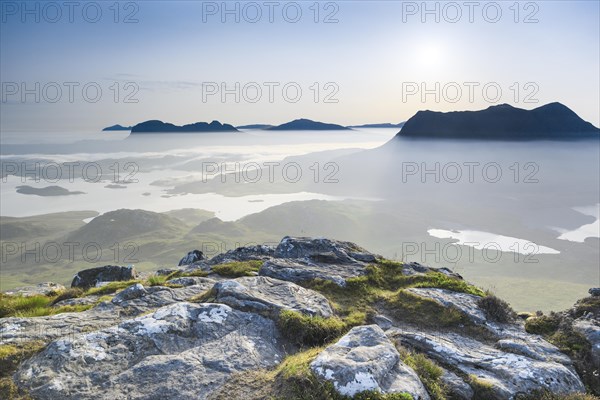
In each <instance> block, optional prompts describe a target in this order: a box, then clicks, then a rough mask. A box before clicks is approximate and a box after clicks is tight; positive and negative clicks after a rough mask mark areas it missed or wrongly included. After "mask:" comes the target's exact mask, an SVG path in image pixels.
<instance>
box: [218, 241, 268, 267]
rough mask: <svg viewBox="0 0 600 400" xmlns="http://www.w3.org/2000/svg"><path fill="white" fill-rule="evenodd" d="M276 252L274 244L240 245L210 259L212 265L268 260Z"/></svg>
mask: <svg viewBox="0 0 600 400" xmlns="http://www.w3.org/2000/svg"><path fill="white" fill-rule="evenodd" d="M274 254H275V248H274V247H273V246H267V245H262V244H258V245H255V246H247V247H238V248H236V249H234V250H229V251H227V252H225V253H221V254H218V255H216V256H214V257H213V258H211V259H210V264H211V265H216V264H223V263H228V262H233V261H252V260H268V259H270V258H271V257H273V256H274Z"/></svg>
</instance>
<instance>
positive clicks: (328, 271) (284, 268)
mask: <svg viewBox="0 0 600 400" xmlns="http://www.w3.org/2000/svg"><path fill="white" fill-rule="evenodd" d="M365 273H366V269H365V267H364V266H363V265H344V264H341V265H340V264H326V265H319V264H315V263H300V262H296V261H292V260H287V259H283V258H282V259H273V260H271V261H266V262H265V263H264V264H263V265H262V267H261V268H260V270H259V271H258V274H259V275H262V276H270V277H272V278H276V279H281V280H284V281H290V282H296V283H300V284H301V283H303V282H307V281H312V280H314V279H322V280H326V281H331V282H333V283H335V284H337V285H339V286H346V279H348V278H355V277H357V276H361V275H364V274H365Z"/></svg>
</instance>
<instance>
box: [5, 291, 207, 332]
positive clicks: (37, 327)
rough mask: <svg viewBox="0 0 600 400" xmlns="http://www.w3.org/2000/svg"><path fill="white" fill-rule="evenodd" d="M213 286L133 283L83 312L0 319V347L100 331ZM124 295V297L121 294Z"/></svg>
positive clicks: (185, 298) (186, 298) (183, 299)
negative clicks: (6, 344)
mask: <svg viewBox="0 0 600 400" xmlns="http://www.w3.org/2000/svg"><path fill="white" fill-rule="evenodd" d="M214 283H215V282H214V281H212V280H208V281H207V282H205V283H203V284H202V285H194V286H188V287H184V288H177V289H172V288H167V287H163V286H154V287H149V288H144V287H143V286H142V285H140V284H135V285H132V286H130V287H129V288H126V289H124V290H123V291H121V292H120V293H118V294H117V295H116V296H115V297H113V300H112V301H108V302H103V303H100V304H99V305H97V306H96V307H93V308H91V309H89V310H86V311H81V312H71V313H62V314H56V315H48V316H44V317H34V318H16V317H11V318H2V319H0V344H5V343H14V342H18V341H32V340H41V341H43V342H49V341H52V340H55V339H58V338H61V337H65V336H66V337H68V336H73V335H75V334H78V333H83V332H91V331H95V330H99V329H103V328H106V327H108V326H112V325H115V324H117V323H118V322H119V321H122V320H123V319H127V318H131V317H133V316H136V315H139V314H141V313H145V312H148V311H152V310H154V309H156V308H159V307H163V306H166V305H170V304H173V303H177V302H181V301H186V300H188V299H189V298H190V297H192V296H195V295H198V294H200V293H203V292H205V291H207V290H209V289H210V288H211V287H212V286H213V285H214ZM138 285H139V286H138ZM140 286H141V288H140ZM141 289H143V290H141ZM124 292H125V293H126V294H125V295H121V294H122V293H124ZM133 293H135V295H133ZM115 299H117V300H115Z"/></svg>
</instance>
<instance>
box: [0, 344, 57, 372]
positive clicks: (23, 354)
mask: <svg viewBox="0 0 600 400" xmlns="http://www.w3.org/2000/svg"><path fill="white" fill-rule="evenodd" d="M44 347H46V345H45V344H44V343H43V342H42V341H30V342H18V343H11V344H3V345H0V378H4V377H7V376H9V375H12V373H13V372H15V370H16V369H17V366H18V365H19V364H20V363H21V362H23V361H24V360H26V359H28V358H30V357H31V356H33V355H35V354H37V353H39V352H40V351H42V349H44Z"/></svg>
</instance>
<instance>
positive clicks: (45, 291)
mask: <svg viewBox="0 0 600 400" xmlns="http://www.w3.org/2000/svg"><path fill="white" fill-rule="evenodd" d="M63 290H65V287H64V286H63V285H61V284H59V283H54V282H43V283H39V284H37V285H34V286H23V287H19V288H16V289H12V290H8V291H6V292H5V293H6V294H8V295H11V296H15V295H18V296H24V297H30V296H37V295H42V296H48V295H51V294H53V293H58V292H62V291H63Z"/></svg>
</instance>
